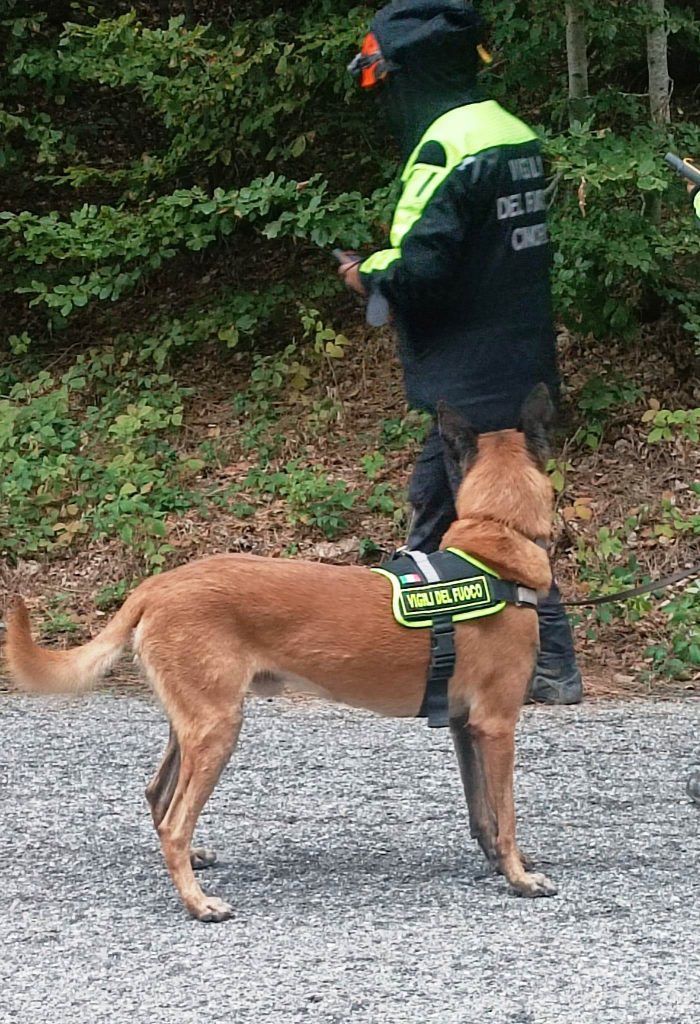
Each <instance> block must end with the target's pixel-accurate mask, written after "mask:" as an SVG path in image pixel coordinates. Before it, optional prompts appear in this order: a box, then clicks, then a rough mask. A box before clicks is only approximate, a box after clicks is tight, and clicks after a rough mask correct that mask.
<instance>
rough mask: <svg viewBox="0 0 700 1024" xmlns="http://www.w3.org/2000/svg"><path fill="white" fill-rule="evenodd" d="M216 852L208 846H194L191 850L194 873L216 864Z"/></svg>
mask: <svg viewBox="0 0 700 1024" xmlns="http://www.w3.org/2000/svg"><path fill="white" fill-rule="evenodd" d="M216 860H217V858H216V851H215V850H210V849H209V847H208V846H193V847H192V849H191V850H190V863H191V864H192V868H193V870H194V871H202V870H203V869H204V868H210V867H211V866H212V864H216Z"/></svg>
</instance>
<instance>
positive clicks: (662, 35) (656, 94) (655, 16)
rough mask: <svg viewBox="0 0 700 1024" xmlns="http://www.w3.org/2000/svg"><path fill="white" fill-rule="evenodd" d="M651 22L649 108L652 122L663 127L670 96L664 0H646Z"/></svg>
mask: <svg viewBox="0 0 700 1024" xmlns="http://www.w3.org/2000/svg"><path fill="white" fill-rule="evenodd" d="M647 6H648V7H649V13H650V14H651V16H652V23H651V24H650V25H649V29H648V31H647V66H648V68H649V109H650V110H651V120H652V124H655V125H658V126H659V127H663V126H664V125H666V124H668V123H669V122H670V120H671V104H670V101H671V96H670V92H669V84H670V79H669V77H668V44H667V40H668V29H667V27H666V3H665V0H647Z"/></svg>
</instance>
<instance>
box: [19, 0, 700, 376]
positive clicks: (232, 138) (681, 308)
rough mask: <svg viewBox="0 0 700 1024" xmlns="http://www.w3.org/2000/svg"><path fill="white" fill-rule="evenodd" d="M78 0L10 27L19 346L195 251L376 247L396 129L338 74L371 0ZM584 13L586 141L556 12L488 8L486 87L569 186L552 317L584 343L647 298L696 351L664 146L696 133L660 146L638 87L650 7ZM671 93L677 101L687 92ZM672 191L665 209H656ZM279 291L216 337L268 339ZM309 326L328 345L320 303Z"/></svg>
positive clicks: (689, 22)
mask: <svg viewBox="0 0 700 1024" xmlns="http://www.w3.org/2000/svg"><path fill="white" fill-rule="evenodd" d="M71 6H72V10H73V12H74V18H75V21H74V22H72V23H70V22H68V23H66V24H64V25H60V22H58V21H57V19H56V18H52V17H50V16H49V14H50V11H49V6H48V5H46V7H45V10H43V11H42V10H41V5H36V8H37V12H36V13H35V14H34V15H33V16H31V17H27V16H21V12H20V8H18V7H14V8H13V6H12V5H11V6H10V8H9V11H8V12H7V15H6V17H5V20H3V21H1V22H0V37H4V39H2V41H4V43H5V48H6V51H7V63H6V66H5V69H4V71H3V72H0V127H2V128H3V130H4V132H5V133H6V138H7V145H6V146H5V147H4V148H3V150H2V158H1V159H0V174H2V172H3V169H4V171H5V173H6V174H11V175H12V178H11V181H12V187H11V188H10V190H9V194H10V196H14V199H12V200H11V201H10V203H9V208H8V209H7V210H5V211H4V213H1V214H0V216H1V217H2V223H1V224H0V258H2V259H3V261H4V263H5V266H6V269H7V271H8V273H7V274H6V278H5V281H4V283H3V284H2V285H1V286H0V288H1V289H4V290H6V291H8V292H10V293H12V295H13V296H14V310H15V314H14V318H13V319H14V322H12V320H11V321H10V322H8V323H7V325H6V330H7V335H6V336H9V335H12V336H13V338H14V339H21V341H19V342H18V341H17V340H14V341H13V342H12V345H13V348H14V349H15V350H16V351H17V350H18V349H17V346H18V345H19V346H23V347H26V346H27V345H28V344H29V343H30V339H32V338H37V337H45V336H46V331H47V329H49V330H51V331H53V332H55V331H59V330H62V329H65V327H66V326H67V324H68V323H72V322H73V321H74V319H75V318H76V317H80V316H83V315H84V313H85V312H86V311H87V310H89V309H91V308H93V307H99V308H103V307H110V306H112V305H113V304H114V303H117V302H120V301H123V299H124V297H125V296H127V295H129V294H132V293H133V292H134V289H136V288H137V287H144V286H145V285H146V283H147V281H148V280H150V279H151V278H152V277H153V275H154V274H156V273H158V272H159V271H160V270H161V269H162V268H163V267H164V266H166V265H167V264H171V263H172V261H173V260H176V259H182V258H183V256H187V254H189V258H190V259H193V258H196V254H201V253H204V252H205V251H209V250H212V249H215V248H216V247H221V246H225V247H226V248H227V251H228V252H229V253H230V259H232V260H233V261H234V263H235V266H236V268H237V276H238V277H239V278H240V279H241V280H242V281H245V279H246V277H247V275H249V273H251V272H252V271H253V269H254V268H253V264H252V263H251V260H250V258H249V253H250V251H251V249H252V250H254V251H255V253H257V254H262V253H267V254H271V253H272V251H273V243H274V247H277V248H278V247H280V246H283V247H284V248H285V249H286V250H287V251H288V252H292V251H294V250H296V251H299V250H300V248H301V249H302V250H305V251H306V252H308V253H312V252H313V250H314V248H315V247H329V246H331V245H333V244H336V243H337V244H340V245H343V246H352V247H354V246H358V245H368V244H370V243H371V242H373V241H374V242H375V243H376V242H380V241H381V240H382V239H381V232H380V231H379V230H378V229H379V227H380V226H381V225H385V224H386V222H387V219H388V216H389V211H390V209H391V205H392V197H393V195H394V190H395V183H396V165H395V163H393V161H391V160H387V156H386V154H385V152H384V148H385V136H386V126H385V125H383V124H382V123H381V119H380V117H379V116H368V114H369V111H368V102H369V101H368V99H367V97H365V96H360V95H359V94H358V90H356V89H354V87H353V86H352V83H351V81H350V79H349V76H348V75H347V73H346V71H345V66H346V64H347V60H348V57H349V56H350V55H351V54H352V53H353V52H354V50H355V49H356V46H357V43H358V40H359V39H360V38H361V36H362V34H363V31H364V29H365V27H366V24H367V22H368V20H369V18H370V17H371V14H372V11H373V9H374V7H376V5H367V6H353V5H352V4H351V3H346V2H342V0H321V2H319V3H314V4H310V3H306V4H301V5H297V6H296V7H295V9H294V10H293V11H289V12H285V11H284V10H283V9H282V8H279V7H278V8H277V9H275V10H274V11H268V12H265V13H263V12H261V11H260V9H259V5H257V4H256V3H253V2H252V0H247V2H245V3H243V4H241V5H240V9H237V16H236V18H235V19H228V20H227V21H226V22H225V23H224V22H222V23H221V24H211V25H210V24H194V25H189V26H185V24H184V22H183V19H182V18H181V17H176V18H172V19H171V20H170V21H169V23H168V24H167V25H165V26H163V25H159V24H157V23H154V21H153V20H152V8H151V7H150V6H149V5H146V4H141V5H139V4H137V5H136V9H135V10H132V11H130V12H129V13H126V14H122V15H121V16H118V17H102V18H101V17H100V14H101V13H107V12H108V10H109V9H108V8H106V7H101V6H99V5H97V6H91V5H86V4H73V5H71ZM584 6H585V8H586V13H587V18H588V30H589V35H590V37H591V43H590V47H589V49H590V53H591V61H592V67H591V80H592V81H593V82H595V83H598V84H597V86H596V88H595V89H594V95H593V96H592V98H591V101H590V119H589V121H587V122H586V123H585V124H576V125H574V126H573V128H571V129H569V128H568V126H566V127H565V122H566V115H567V111H568V105H567V99H566V64H565V46H564V22H563V5H562V4H560V3H556V4H555V3H553V0H536V2H535V3H533V4H531V5H527V10H526V9H525V5H524V4H522V3H520V2H517V0H494V3H493V4H492V5H491V8H490V10H489V20H490V22H491V25H492V48H493V49H494V51H495V53H496V55H497V56H498V58H499V59H498V60H497V61H496V63H495V65H494V68H493V70H491V71H489V72H486V73H485V76H484V81H485V85H486V88H487V89H488V90H489V91H491V92H492V94H494V95H496V96H502V97H503V98H504V100H505V101H506V102H507V104H508V105H510V106H512V107H513V108H514V109H516V110H517V111H518V112H519V113H522V114H523V115H524V116H525V117H526V118H529V119H531V120H535V121H536V122H537V123H538V124H539V127H540V130H541V132H542V136H543V139H544V141H545V144H546V148H547V151H548V154H549V156H550V158H551V161H552V170H553V172H554V173H555V175H556V188H555V189H554V192H553V200H554V201H553V207H552V217H551V221H552V234H553V237H554V240H555V242H556V246H557V255H556V262H555V274H554V294H555V298H556V300H557V305H558V310H559V313H560V315H561V316H563V317H564V319H565V320H566V321H567V322H568V323H569V324H571V325H573V326H575V327H576V328H577V329H580V330H582V331H584V332H588V331H591V332H594V333H596V334H599V335H604V334H606V333H614V334H616V335H619V334H621V333H624V334H627V335H629V336H630V337H633V335H634V330H635V327H636V325H637V323H638V316H639V310H640V306H643V305H645V304H648V301H649V296H650V295H654V296H657V297H658V300H659V301H661V302H663V303H664V304H665V305H667V306H668V307H669V308H670V309H671V310H672V311H673V315H674V316H675V317H676V319H677V321H678V325H679V328H680V329H682V330H685V331H686V332H687V333H688V334H689V335H690V336H691V337H694V338H696V339H698V338H700V314H699V313H698V308H699V305H700V292H699V291H698V287H697V280H696V278H695V277H694V276H693V266H694V265H697V259H698V256H699V255H700V236H699V235H698V233H697V232H695V231H694V230H693V225H692V217H691V214H690V210H689V207H688V203H687V197H686V195H685V193H684V191H683V188H682V186H681V184H680V182H679V181H678V180H677V179H675V178H674V177H673V176H672V175H671V174H670V173H669V172H668V171H667V169H666V168H665V166H664V165H663V163H662V162H661V159H660V158H661V155H662V153H663V152H664V150H665V149H667V148H673V149H676V150H679V151H681V152H693V151H697V152H700V131H699V130H698V128H697V127H695V126H693V118H692V116H688V117H687V120H683V117H682V116H680V115H677V116H676V117H675V118H674V124H673V126H672V127H670V128H669V131H668V133H667V134H665V135H662V134H660V133H659V132H658V131H657V130H655V129H652V128H650V127H648V125H647V120H648V118H647V113H646V108H645V103H644V97H643V96H640V95H638V94H637V92H634V91H633V90H632V89H631V88H630V87H629V84H628V78H630V76H631V78H632V79H633V80H634V81H635V82H636V80H637V79H638V77H639V76H640V75H643V71H644V33H645V31H646V27H647V24H648V17H647V14H646V11H645V9H644V6H643V5H637V6H636V7H635V6H633V7H632V8H630V5H629V4H625V3H622V2H621V0H615V2H612V3H610V4H606V5H605V11H604V12H603V11H602V10H601V8H600V5H598V4H595V3H592V2H591V3H586V4H584ZM13 14H14V16H12V15H13ZM669 27H670V31H671V45H672V46H673V45H676V40H680V41H682V44H683V45H684V46H686V47H690V48H691V50H693V51H694V52H695V53H696V54H697V53H698V52H700V48H699V44H698V39H699V38H700V31H698V22H697V19H695V18H693V16H692V14H691V12H690V11H689V10H688V9H687V8H686V7H682V6H676V5H671V6H670V9H669ZM674 98H675V99H676V100H677V101H678V102H679V104H680V103H681V102H682V101H681V91H680V89H679V87H678V86H677V87H676V93H675V97H674ZM687 106H688V105H687V104H685V103H684V110H686V108H687ZM372 113H373V114H374V112H372ZM686 113H687V110H686ZM582 183H585V206H581V205H580V203H579V198H580V192H579V187H580V186H581V185H582ZM348 189H350V190H348ZM25 196H27V197H28V199H29V202H28V203H27V204H26V205H24V197H25ZM659 197H664V199H665V200H667V203H666V205H665V207H664V212H663V215H662V216H661V218H658V217H657V216H655V215H654V216H652V215H651V211H653V210H657V209H658V204H657V202H656V200H657V199H658V198H659ZM200 258H201V257H200ZM310 266H311V268H312V273H311V275H310V276H309V277H308V279H307V281H306V283H305V286H304V288H305V294H304V295H303V296H302V299H303V301H302V305H306V306H307V308H308V309H309V310H311V311H312V310H313V301H309V300H311V299H312V293H313V290H314V288H315V287H316V285H315V284H313V283H312V282H314V281H315V279H316V277H317V276H318V274H320V272H321V264H320V263H319V262H318V261H313V259H312V261H311V264H310ZM328 269H329V267H328V266H326V268H325V271H326V272H327V271H328ZM254 276H257V275H254ZM251 283H252V282H251ZM256 284H257V281H256ZM268 287H269V285H267V284H266V286H265V288H264V289H263V290H262V291H261V289H260V288H259V287H255V288H252V289H251V288H248V287H246V286H244V287H243V288H242V289H241V291H242V292H243V293H245V292H248V293H249V294H253V295H255V297H256V302H254V303H253V306H252V308H248V309H247V310H243V309H242V310H241V312H240V313H239V316H238V317H237V318H236V317H234V318H233V319H232V321H231V323H230V324H222V326H221V328H220V332H219V338H220V340H221V342H222V343H223V344H225V345H227V346H235V345H237V344H238V342H239V340H240V338H241V337H242V336H249V337H250V336H253V335H255V334H256V333H257V332H258V331H259V330H260V329H261V328H263V329H264V327H265V326H266V324H267V320H268V318H267V316H266V314H265V312H264V309H265V307H266V305H267V306H268V307H269V304H270V301H271V300H270V298H269V297H268V296H267V294H266V293H267V289H268ZM273 287H274V286H273ZM334 288H335V290H337V288H339V286H338V285H335V286H332V287H331V290H333V289H334ZM326 291H328V289H326ZM272 304H273V305H274V301H273V303H272ZM258 307H259V308H258ZM309 316H310V317H312V318H314V319H315V320H316V321H317V322H318V323H320V324H321V325H322V326H321V327H320V329H319V330H318V331H317V332H316V335H317V340H319V335H320V334H323V331H325V330H328V329H329V328H327V327H326V325H325V324H324V319H325V317H324V314H323V311H322V310H321V311H320V312H319V311H317V312H316V313H313V312H310V313H309ZM196 340H197V339H196V338H195V337H192V338H190V339H189V343H190V344H194V343H195V342H196ZM321 340H325V341H328V342H329V343H330V345H331V347H332V346H333V345H335V342H334V339H333V338H331V337H330V336H329V337H328V338H326V339H321ZM338 347H339V348H342V345H339V346H338ZM326 348H327V349H328V346H326ZM326 354H327V355H331V356H332V355H338V352H337V351H336V350H335V349H334V350H333V351H327V352H326Z"/></svg>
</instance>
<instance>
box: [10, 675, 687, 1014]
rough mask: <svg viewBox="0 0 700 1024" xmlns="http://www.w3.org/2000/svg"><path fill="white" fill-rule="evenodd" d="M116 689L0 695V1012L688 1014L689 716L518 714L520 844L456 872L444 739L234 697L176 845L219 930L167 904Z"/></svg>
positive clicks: (466, 850)
mask: <svg viewBox="0 0 700 1024" xmlns="http://www.w3.org/2000/svg"><path fill="white" fill-rule="evenodd" d="M165 739H166V727H165V723H164V719H163V716H162V713H161V712H160V711H159V710H158V709H157V708H156V707H154V706H152V705H150V704H149V703H147V702H146V701H144V700H142V699H139V698H135V697H113V696H104V695H102V696H93V697H91V698H88V699H85V700H82V701H74V702H70V701H66V700H63V699H54V700H47V699H33V698H24V697H16V696H4V697H0V784H1V786H2V799H1V801H0V844H1V848H0V864H1V865H2V868H1V870H2V884H1V885H0V954H1V955H0V1021H1V1022H2V1024H6V1022H9V1021H21V1022H22V1024H25V1022H28V1024H44V1022H47V1024H48V1022H51V1024H63V1022H70V1024H83V1022H89V1024H102V1022H104V1024H107V1022H109V1024H190V1022H192V1024H194V1022H197V1024H200V1022H207V1024H208V1022H218V1021H227V1022H234V1024H239V1022H240V1024H267V1022H273V1021H274V1022H275V1024H286V1022H290V1024H291V1022H309V1021H322V1022H329V1024H330V1022H351V1024H352V1022H371V1024H385V1022H386V1024H402V1022H410V1024H422V1022H426V1021H430V1022H433V1021H435V1022H438V1021H439V1022H441V1024H472V1022H474V1024H476V1022H482V1021H494V1022H499V1024H559V1022H567V1024H568V1022H571V1024H574V1022H575V1024H589V1022H590V1024H618V1022H623V1024H652V1022H653V1024H697V1022H698V1020H700V901H699V900H698V896H699V895H700V886H699V883H698V865H699V862H698V826H699V824H700V808H698V807H696V806H694V805H692V804H691V803H690V802H689V801H688V799H687V797H686V795H685V791H684V787H685V778H686V774H687V768H688V763H689V761H690V756H691V752H692V750H693V749H694V748H695V747H696V746H697V744H698V740H699V739H700V704H698V703H697V702H695V703H693V702H687V703H679V704H671V703H663V704H652V703H649V704H644V703H632V704H626V705H615V704H604V705H597V706H595V705H590V706H585V705H584V706H583V707H582V708H576V709H549V710H544V709H536V710H527V711H526V712H525V714H524V716H523V721H522V723H521V726H520V730H519V749H518V771H517V780H516V792H517V805H518V812H519V838H520V842H521V845H522V846H523V847H524V848H525V849H526V850H528V851H529V852H531V853H534V854H535V855H537V856H538V858H539V859H540V865H543V866H544V870H545V871H546V872H547V873H548V874H549V875H550V877H552V878H553V879H554V880H555V881H556V882H557V883H558V885H559V895H558V896H557V897H554V898H551V899H540V900H532V901H531V900H524V899H522V898H517V897H514V896H511V895H509V894H508V891H507V888H506V885H505V882H504V881H503V880H502V879H500V878H495V877H486V878H484V877H479V875H480V873H481V872H482V871H483V862H482V860H481V856H480V854H479V853H478V851H477V849H476V847H475V844H474V843H473V842H472V841H471V840H470V839H469V836H468V830H467V826H466V811H465V808H464V806H463V800H462V795H461V790H460V784H459V779H458V775H457V771H456V767H455V764H454V758H453V755H452V750H451V746H450V740H449V735H448V733H447V732H446V731H444V730H439V731H437V730H428V729H427V728H426V727H425V726H424V725H423V724H422V723H419V722H415V721H411V722H394V721H383V720H379V719H375V718H371V717H370V716H368V715H365V714H361V713H358V712H352V711H345V710H341V709H333V708H329V707H327V706H323V705H318V706H312V707H309V706H308V705H299V704H296V705H289V704H284V703H283V702H276V703H274V704H272V703H265V702H254V703H253V704H252V705H251V706H250V709H249V713H248V715H247V720H246V724H245V726H244V730H243V735H242V738H241V742H240V745H239V749H238V752H237V753H236V755H235V757H234V760H233V761H232V763H231V765H230V766H229V768H228V769H227V771H226V772H225V774H224V776H223V778H222V779H221V781H220V783H219V786H218V788H217V790H216V792H215V794H214V796H213V797H212V799H211V801H210V803H209V805H208V806H207V808H206V809H205V812H204V814H203V816H202V820H201V822H200V829H199V833H198V838H199V839H200V840H201V841H203V842H204V843H206V844H207V845H212V846H214V847H215V848H216V849H217V850H218V852H219V856H220V858H221V862H220V863H219V864H218V865H217V866H216V867H214V868H212V869H211V870H209V871H208V872H206V873H205V874H204V876H203V879H204V884H205V888H206V889H207V890H208V891H210V892H214V893H216V894H217V895H219V896H222V897H223V898H225V899H228V900H230V901H231V902H232V903H234V904H235V906H236V911H237V912H236V917H235V918H234V919H233V920H231V921H228V922H226V923H224V924H219V925H205V924H200V923H198V922H195V921H192V920H190V919H189V918H188V917H186V915H185V913H184V912H183V910H182V908H181V906H180V904H179V901H178V899H177V897H176V895H175V892H174V890H173V888H172V886H171V883H170V881H169V879H168V877H167V875H166V872H165V869H164V866H163V863H162V861H161V857H160V853H159V849H158V845H157V841H156V836H155V833H154V832H153V829H152V826H151V823H150V817H149V815H148V812H147V807H146V804H145V801H144V798H143V787H144V785H145V783H146V781H147V780H148V778H149V777H150V775H151V773H152V771H153V769H154V768H155V765H156V763H157V760H158V758H159V756H160V753H161V751H162V748H163V746H164V744H165Z"/></svg>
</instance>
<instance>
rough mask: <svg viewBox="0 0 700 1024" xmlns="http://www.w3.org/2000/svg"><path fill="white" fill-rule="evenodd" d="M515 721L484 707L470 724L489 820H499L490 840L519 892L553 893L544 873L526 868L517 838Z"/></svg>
mask: <svg viewBox="0 0 700 1024" xmlns="http://www.w3.org/2000/svg"><path fill="white" fill-rule="evenodd" d="M515 723H516V717H515V716H505V715H503V714H502V713H495V714H494V715H493V716H491V717H487V716H486V715H485V714H484V713H483V711H482V713H481V714H480V715H479V716H478V717H477V720H476V721H472V722H471V723H470V726H469V728H470V730H471V731H472V741H473V743H474V745H475V747H476V748H477V754H476V762H477V763H478V764H479V765H480V768H481V771H482V776H483V787H482V788H483V792H484V794H485V801H486V803H487V805H488V807H489V810H490V811H491V814H492V817H489V819H488V820H489V821H495V823H496V829H495V832H494V833H491V834H490V835H489V841H490V842H493V845H494V848H495V854H496V858H495V861H496V866H497V868H498V870H499V871H500V872H501V873H502V874H503V875H505V877H506V878H507V880H508V882H509V884H510V885H511V886H512V888H513V889H515V891H516V892H517V893H520V894H521V895H522V896H553V895H555V893H556V889H555V887H554V886H553V885H552V883H551V882H550V881H549V879H548V878H547V877H546V876H545V875H542V874H538V873H536V872H531V871H527V870H526V868H525V866H524V864H523V861H522V858H521V854H520V851H519V850H518V847H517V845H516V842H515V803H514V800H513V765H514V761H515Z"/></svg>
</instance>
